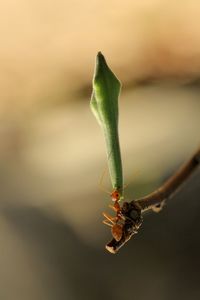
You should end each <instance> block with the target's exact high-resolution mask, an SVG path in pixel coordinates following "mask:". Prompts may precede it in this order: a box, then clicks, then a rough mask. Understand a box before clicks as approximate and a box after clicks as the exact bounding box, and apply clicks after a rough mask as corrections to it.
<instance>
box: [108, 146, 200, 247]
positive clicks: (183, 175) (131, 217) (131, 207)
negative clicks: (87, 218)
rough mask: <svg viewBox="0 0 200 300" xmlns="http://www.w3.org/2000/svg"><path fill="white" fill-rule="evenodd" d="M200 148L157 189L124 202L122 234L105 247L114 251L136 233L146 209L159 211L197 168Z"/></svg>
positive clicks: (199, 160)
mask: <svg viewBox="0 0 200 300" xmlns="http://www.w3.org/2000/svg"><path fill="white" fill-rule="evenodd" d="M199 165H200V149H199V150H198V151H197V152H196V153H195V154H194V155H193V156H192V158H191V159H190V160H189V161H188V162H187V163H186V164H184V165H183V166H182V167H181V168H180V169H179V170H178V171H177V172H176V173H175V174H174V175H172V176H171V177H170V178H169V179H168V180H167V181H166V182H165V183H164V184H163V186H161V187H160V188H159V189H157V190H156V191H155V192H153V193H151V194H149V195H147V196H146V197H143V198H140V199H137V200H132V201H131V202H129V203H128V202H124V204H123V206H122V209H121V213H122V216H123V218H124V220H125V221H124V225H123V235H122V238H121V239H120V240H119V241H116V240H115V239H112V240H111V241H110V242H109V243H108V244H107V245H106V249H107V250H108V251H109V252H111V253H116V252H117V251H118V250H119V249H120V248H121V247H122V246H123V245H124V244H125V243H126V242H127V241H128V240H129V239H130V238H131V236H132V235H134V234H136V233H137V231H138V229H139V227H140V225H141V224H142V217H141V214H142V213H143V212H144V211H147V210H150V209H152V210H154V211H159V210H160V208H162V204H163V203H164V202H165V201H166V200H168V199H170V198H172V197H173V196H174V195H175V193H176V192H177V191H178V190H179V189H180V188H181V187H182V186H183V184H185V182H186V181H187V179H188V178H189V177H190V176H191V175H192V174H193V173H194V172H195V171H196V170H197V169H198V168H199Z"/></svg>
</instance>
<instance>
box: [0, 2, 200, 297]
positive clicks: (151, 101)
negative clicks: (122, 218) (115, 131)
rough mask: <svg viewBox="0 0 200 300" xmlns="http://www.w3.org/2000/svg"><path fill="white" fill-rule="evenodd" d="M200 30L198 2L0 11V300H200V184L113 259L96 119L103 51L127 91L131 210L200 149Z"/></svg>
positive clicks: (124, 112) (148, 218)
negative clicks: (98, 61) (94, 83)
mask: <svg viewBox="0 0 200 300" xmlns="http://www.w3.org/2000/svg"><path fill="white" fill-rule="evenodd" d="M199 19H200V4H199V2H198V1H195V0H191V1H186V0H183V1H181V3H179V2H177V3H176V2H173V3H172V2H169V1H166V0H142V1H136V0H135V1H131V0H124V1H113V0H110V1H105V0H102V1H96V0H95V1H89V0H88V1H80V0H75V1H70V0H68V1H67V0H65V1H64V0H58V1H57V2H52V1H47V0H40V1H38V0H35V1H28V2H27V1H24V0H18V1H14V0H7V1H1V3H0V36H1V47H0V139H1V143H0V166H1V167H0V186H1V201H0V299H2V300H13V299H15V300H18V299H20V300H24V299H29V300H33V299H37V300H47V299H48V300H63V299H70V300H76V299H77V300H79V299H81V300H82V299H83V300H84V299H97V300H98V299H116V300H118V299H119V300H121V299H128V300H129V299H137V300H144V299H159V300H165V299H192V300H196V299H199V298H200V287H199V276H200V271H199V270H200V259H199V251H200V239H199V230H200V219H199V217H198V215H199V214H198V210H199V209H200V202H199V200H200V183H199V182H200V181H199V176H200V171H199V172H197V173H196V174H195V175H194V176H193V177H192V178H191V179H190V181H189V182H188V183H187V184H186V185H185V186H184V188H183V189H182V190H181V191H180V192H179V193H178V194H177V195H176V197H174V199H173V200H172V201H170V202H169V204H168V205H167V206H166V207H165V208H164V209H163V211H161V213H159V214H154V213H149V214H147V215H145V217H144V224H143V226H142V228H141V230H140V233H139V234H138V235H137V236H136V237H134V239H132V240H131V241H129V243H128V244H127V245H126V246H125V247H124V248H123V249H121V251H120V252H119V253H118V254H117V255H111V254H109V253H107V252H106V250H104V245H105V243H107V242H108V241H109V239H110V237H111V234H110V230H109V228H108V227H106V226H104V225H103V224H102V211H109V209H108V205H109V204H110V198H109V195H107V193H104V192H102V191H101V189H100V188H99V178H100V177H101V175H102V172H103V170H104V169H105V167H106V155H105V143H104V138H103V135H102V132H101V130H100V128H99V125H98V124H97V122H96V120H95V118H94V116H93V115H92V113H91V111H90V108H89V100H90V95H91V91H92V90H91V80H92V76H93V69H94V61H95V56H96V53H97V52H98V51H102V53H103V54H104V55H105V57H106V59H107V62H108V64H109V66H110V67H111V69H112V70H113V71H114V72H115V74H116V75H117V76H118V78H119V79H120V80H121V81H122V83H123V89H122V93H121V97H120V103H119V105H120V123H119V124H120V139H121V148H122V156H123V166H124V177H125V182H126V183H129V185H128V187H127V188H126V190H125V196H126V199H130V200H132V199H134V198H135V197H140V196H143V195H145V194H147V193H149V192H151V191H153V190H154V189H156V188H157V187H158V186H160V185H161V184H162V183H163V181H164V180H165V179H166V178H168V176H170V175H171V174H172V173H173V172H174V171H175V170H176V169H177V168H178V167H179V165H180V164H181V163H182V162H184V161H185V160H187V159H189V157H190V156H191V155H192V154H193V152H194V151H196V149H197V148H198V147H199V144H200V134H199V132H200V100H199V98H200V27H199ZM103 189H106V190H108V191H111V184H110V181H109V175H108V172H107V173H106V175H105V177H104V183H103Z"/></svg>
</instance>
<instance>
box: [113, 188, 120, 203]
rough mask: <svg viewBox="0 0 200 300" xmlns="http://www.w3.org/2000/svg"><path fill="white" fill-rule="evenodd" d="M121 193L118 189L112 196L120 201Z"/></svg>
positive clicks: (114, 199)
mask: <svg viewBox="0 0 200 300" xmlns="http://www.w3.org/2000/svg"><path fill="white" fill-rule="evenodd" d="M120 197H121V195H120V193H119V192H118V190H114V191H113V192H112V193H111V198H112V200H113V201H119V200H120Z"/></svg>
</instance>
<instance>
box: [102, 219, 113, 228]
mask: <svg viewBox="0 0 200 300" xmlns="http://www.w3.org/2000/svg"><path fill="white" fill-rule="evenodd" d="M102 222H103V224H105V225H108V226H110V227H113V224H112V223H110V221H108V220H103V221H102Z"/></svg>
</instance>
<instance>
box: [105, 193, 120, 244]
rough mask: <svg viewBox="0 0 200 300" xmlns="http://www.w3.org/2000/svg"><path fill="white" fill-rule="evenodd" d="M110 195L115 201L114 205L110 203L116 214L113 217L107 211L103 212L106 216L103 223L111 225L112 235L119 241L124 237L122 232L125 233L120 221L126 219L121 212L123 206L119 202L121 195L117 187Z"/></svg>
mask: <svg viewBox="0 0 200 300" xmlns="http://www.w3.org/2000/svg"><path fill="white" fill-rule="evenodd" d="M110 196H111V199H112V201H114V205H109V206H110V207H111V208H112V209H113V210H114V211H115V212H116V216H115V217H112V216H110V215H108V214H107V213H103V216H104V217H105V218H106V219H105V220H103V223H104V224H106V225H108V226H111V232H112V236H113V237H114V239H115V240H116V241H119V240H120V239H121V238H122V234H123V225H122V224H121V223H120V221H122V220H123V219H124V218H123V216H122V214H121V207H120V204H119V201H120V198H121V195H120V192H119V191H118V190H117V189H115V190H114V191H113V192H112V193H111V194H110Z"/></svg>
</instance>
